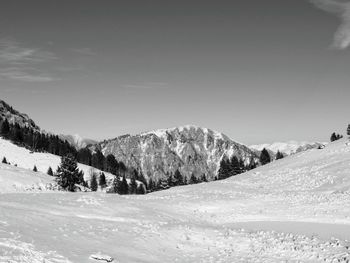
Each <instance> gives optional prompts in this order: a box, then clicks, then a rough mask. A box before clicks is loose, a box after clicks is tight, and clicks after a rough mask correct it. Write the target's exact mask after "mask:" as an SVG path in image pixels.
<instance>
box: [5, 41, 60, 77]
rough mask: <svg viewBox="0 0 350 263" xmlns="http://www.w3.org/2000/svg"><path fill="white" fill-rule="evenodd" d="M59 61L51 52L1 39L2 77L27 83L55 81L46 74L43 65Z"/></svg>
mask: <svg viewBox="0 0 350 263" xmlns="http://www.w3.org/2000/svg"><path fill="white" fill-rule="evenodd" d="M55 59H57V57H56V56H55V55H54V54H53V53H52V52H49V51H45V50H41V49H39V48H28V47H23V46H21V45H20V44H19V43H18V42H16V41H14V40H12V39H0V77H1V78H6V79H12V80H19V81H25V82H49V81H53V80H55V79H54V78H53V77H52V76H50V75H49V74H47V73H44V72H43V71H42V70H41V69H40V68H41V64H44V63H46V62H50V61H52V60H55Z"/></svg>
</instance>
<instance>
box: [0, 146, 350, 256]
mask: <svg viewBox="0 0 350 263" xmlns="http://www.w3.org/2000/svg"><path fill="white" fill-rule="evenodd" d="M349 175H350V144H349V143H348V142H347V141H346V140H345V139H343V140H340V141H337V142H334V143H332V144H329V145H328V146H326V148H325V149H320V150H318V149H312V150H309V151H306V152H302V153H298V154H294V155H292V156H289V157H286V158H284V159H282V160H278V161H276V162H273V163H270V164H268V165H266V166H263V167H259V168H257V169H255V170H252V171H250V172H248V173H246V174H241V175H237V176H235V177H231V178H229V179H227V180H223V181H216V182H210V183H202V184H197V185H188V186H183V187H175V188H172V189H170V190H167V191H162V192H155V193H152V194H148V195H145V196H118V195H107V194H101V193H45V194H44V193H35V194H31V193H25V194H22V193H11V194H6V193H5V194H1V195H0V262H38V263H39V262H52V263H53V262H55V263H57V262H77V263H80V262H84V263H86V262H98V261H94V260H93V259H92V258H94V257H95V256H96V255H98V256H100V255H105V258H109V257H111V258H114V262H153V263H154V262H235V263H236V262H238V263H239V262H242V263H243V262H254V263H255V262H269V263H270V262H276V263H277V262H310V263H311V262H349V261H350V243H349V242H348V241H347V240H350V205H349V204H350V176H349ZM1 187H2V186H1V184H0V189H1ZM242 228H243V230H242ZM332 237H334V238H332ZM90 258H91V259H90Z"/></svg>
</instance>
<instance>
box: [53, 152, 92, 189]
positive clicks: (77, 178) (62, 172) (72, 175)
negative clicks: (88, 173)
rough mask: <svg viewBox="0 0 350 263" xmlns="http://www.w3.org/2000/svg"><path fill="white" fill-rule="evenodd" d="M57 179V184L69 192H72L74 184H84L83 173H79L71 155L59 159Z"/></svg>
mask: <svg viewBox="0 0 350 263" xmlns="http://www.w3.org/2000/svg"><path fill="white" fill-rule="evenodd" d="M57 177H58V179H57V182H58V184H59V185H60V186H61V187H62V188H64V189H66V190H68V191H71V192H73V191H74V189H75V184H82V185H84V184H85V182H84V176H83V173H82V172H81V171H79V169H78V164H77V161H76V159H75V158H74V156H73V155H71V154H68V155H66V156H63V157H62V158H61V164H60V166H59V167H58V168H57Z"/></svg>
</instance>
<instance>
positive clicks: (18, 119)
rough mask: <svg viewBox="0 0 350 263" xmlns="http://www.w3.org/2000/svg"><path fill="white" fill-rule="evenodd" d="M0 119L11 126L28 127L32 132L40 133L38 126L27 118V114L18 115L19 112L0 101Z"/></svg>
mask: <svg viewBox="0 0 350 263" xmlns="http://www.w3.org/2000/svg"><path fill="white" fill-rule="evenodd" d="M0 117H1V119H3V120H5V119H6V120H7V121H8V122H9V123H11V124H15V123H17V124H19V125H20V126H21V127H28V128H31V129H33V130H34V131H40V128H39V126H37V125H36V124H35V122H34V121H33V120H32V119H30V118H29V117H28V115H27V114H24V113H20V112H19V111H17V110H15V109H13V108H12V107H11V106H10V105H9V104H7V103H6V102H4V101H3V100H0Z"/></svg>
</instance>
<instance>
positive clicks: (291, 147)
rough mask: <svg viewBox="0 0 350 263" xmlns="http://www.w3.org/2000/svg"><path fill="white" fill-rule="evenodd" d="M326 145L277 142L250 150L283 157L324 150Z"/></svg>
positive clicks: (258, 145) (260, 145) (251, 146)
mask: <svg viewBox="0 0 350 263" xmlns="http://www.w3.org/2000/svg"><path fill="white" fill-rule="evenodd" d="M325 145H326V143H321V142H297V141H289V142H275V143H271V144H268V143H266V144H256V145H250V146H249V148H251V149H253V150H256V151H262V150H263V149H264V148H265V149H266V150H268V151H270V152H271V153H272V154H273V155H276V153H277V151H280V152H281V153H283V155H291V154H295V153H298V152H303V151H306V150H310V149H317V148H320V147H321V148H323V147H324V146H325Z"/></svg>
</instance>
